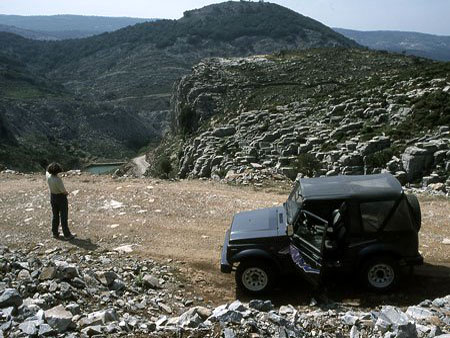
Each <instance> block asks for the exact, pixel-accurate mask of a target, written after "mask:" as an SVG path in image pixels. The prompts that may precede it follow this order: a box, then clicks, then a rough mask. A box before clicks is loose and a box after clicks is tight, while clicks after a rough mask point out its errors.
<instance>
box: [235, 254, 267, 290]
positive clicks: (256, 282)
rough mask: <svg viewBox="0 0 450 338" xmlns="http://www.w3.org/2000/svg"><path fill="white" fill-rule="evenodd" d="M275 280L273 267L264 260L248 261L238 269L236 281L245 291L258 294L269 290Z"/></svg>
mask: <svg viewBox="0 0 450 338" xmlns="http://www.w3.org/2000/svg"><path fill="white" fill-rule="evenodd" d="M273 281H274V273H273V269H272V267H271V266H270V265H269V264H267V263H265V262H262V261H254V262H252V261H247V262H242V263H241V264H239V266H238V268H237V270H236V283H237V285H238V287H239V288H240V289H242V290H243V291H244V292H246V293H249V294H252V295H257V294H262V293H264V292H266V291H268V290H269V289H270V288H271V287H272V285H273Z"/></svg>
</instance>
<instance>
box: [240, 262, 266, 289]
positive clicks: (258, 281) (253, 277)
mask: <svg viewBox="0 0 450 338" xmlns="http://www.w3.org/2000/svg"><path fill="white" fill-rule="evenodd" d="M268 281H269V278H268V276H267V273H266V272H265V271H264V270H263V269H261V268H256V267H252V268H248V269H246V270H245V271H244V273H243V274H242V284H244V286H245V288H246V289H248V290H250V291H261V290H263V289H264V288H265V287H266V286H267V283H268Z"/></svg>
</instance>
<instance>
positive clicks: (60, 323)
mask: <svg viewBox="0 0 450 338" xmlns="http://www.w3.org/2000/svg"><path fill="white" fill-rule="evenodd" d="M72 317H73V316H72V314H71V313H70V312H69V311H67V310H65V309H64V307H63V306H62V305H58V306H55V307H53V308H51V309H50V310H47V311H45V318H46V320H47V323H48V324H49V325H50V326H51V327H52V328H54V329H55V330H57V331H58V332H60V333H62V332H65V331H66V330H67V328H68V327H69V325H70V324H71V323H72Z"/></svg>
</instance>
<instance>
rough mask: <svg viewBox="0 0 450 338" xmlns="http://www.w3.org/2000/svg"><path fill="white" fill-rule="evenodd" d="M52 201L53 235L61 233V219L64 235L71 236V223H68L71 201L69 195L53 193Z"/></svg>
mask: <svg viewBox="0 0 450 338" xmlns="http://www.w3.org/2000/svg"><path fill="white" fill-rule="evenodd" d="M50 201H51V204H52V212H53V219H52V232H53V235H55V236H56V235H58V234H59V220H60V219H61V228H62V231H63V234H64V236H70V230H69V225H68V224H67V214H68V212H69V203H68V202H67V196H66V195H64V194H51V196H50Z"/></svg>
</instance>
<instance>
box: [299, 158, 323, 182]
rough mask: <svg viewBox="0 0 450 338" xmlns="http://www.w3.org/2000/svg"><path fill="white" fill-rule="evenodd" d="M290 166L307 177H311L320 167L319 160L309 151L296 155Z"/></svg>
mask: <svg viewBox="0 0 450 338" xmlns="http://www.w3.org/2000/svg"><path fill="white" fill-rule="evenodd" d="M292 166H293V168H294V170H295V171H296V172H298V173H301V174H303V175H305V176H308V177H313V176H314V175H315V173H316V172H317V171H319V170H320V169H321V168H322V166H321V163H320V161H319V160H318V159H317V158H316V157H315V156H314V155H312V154H309V153H306V154H300V155H298V157H297V159H296V160H295V161H294V163H293V165H292Z"/></svg>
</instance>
